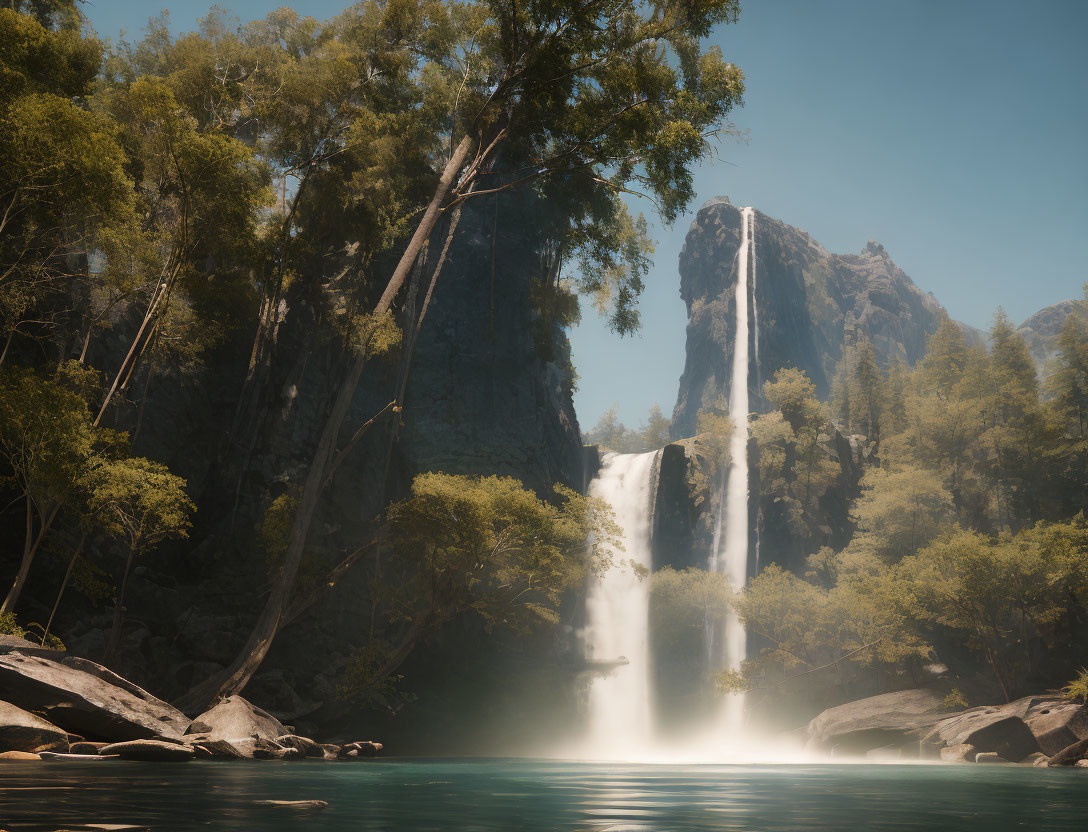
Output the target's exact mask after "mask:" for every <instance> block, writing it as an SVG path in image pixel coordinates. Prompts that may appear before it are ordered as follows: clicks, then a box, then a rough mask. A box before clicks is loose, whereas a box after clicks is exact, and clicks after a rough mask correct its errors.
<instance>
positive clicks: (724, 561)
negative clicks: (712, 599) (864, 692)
mask: <svg viewBox="0 0 1088 832" xmlns="http://www.w3.org/2000/svg"><path fill="white" fill-rule="evenodd" d="M740 213H741V240H740V249H739V251H738V252H737V289H736V310H737V325H736V332H735V335H734V338H733V375H732V380H731V385H730V390H729V419H730V421H731V422H732V423H733V436H732V437H731V439H730V442H729V454H730V460H731V461H730V466H729V472H728V475H727V476H726V481H725V489H724V494H723V498H722V501H721V506H720V508H719V513H718V521H717V524H716V529H715V533H714V547H713V550H712V551H711V554H710V564H709V566H710V570H711V571H712V572H719V573H721V574H724V575H725V576H726V577H727V578H728V579H729V583H730V585H731V586H732V587H733V589H734V590H739V589H740V588H741V587H743V586H744V585H745V583H746V582H747V580H748V372H749V364H748V254H749V251H750V249H751V248H752V246H751V243H752V237H753V236H754V233H753V232H754V230H755V214H754V212H753V210H752V209H751V208H743V209H741V212H740ZM753 259H754V258H753ZM753 271H754V269H753ZM753 317H754V316H753ZM723 629H724V632H722V633H721V634H720V637H719V638H715V639H712V640H711V641H710V644H711V645H712V649H713V650H714V653H716V655H711V657H710V659H711V662H712V664H711V667H712V669H714V668H731V669H737V668H739V667H740V664H741V662H743V661H744V659H745V657H746V655H747V634H746V633H745V632H744V626H743V625H742V624H741V623H740V621H739V619H738V618H737V616H736V613H734V612H733V611H732V610H730V612H729V614H728V615H727V616H726V619H725V622H724V626H723ZM743 717H744V696H743V695H742V694H733V695H728V696H726V697H725V702H724V703H723V705H722V710H721V714H720V720H721V721H720V723H719V728H720V729H721V731H722V733H723V734H724V736H725V737H731V736H735V735H736V733H737V732H738V731H739V730H740V728H741V725H742V721H743Z"/></svg>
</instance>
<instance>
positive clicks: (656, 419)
mask: <svg viewBox="0 0 1088 832" xmlns="http://www.w3.org/2000/svg"><path fill="white" fill-rule="evenodd" d="M671 427H672V420H671V419H669V418H668V417H667V416H665V415H664V414H663V413H662V412H661V405H659V404H657V403H656V402H655V403H654V406H653V407H651V408H650V415H649V416H648V417H647V418H646V427H645V428H643V430H642V435H643V444H644V445H645V447H646V450H648V451H649V450H656V449H657V448H663V447H665V446H666V445H668V444H669V441H670V439H669V430H670V429H671Z"/></svg>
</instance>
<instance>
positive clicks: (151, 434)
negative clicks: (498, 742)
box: [26, 195, 584, 748]
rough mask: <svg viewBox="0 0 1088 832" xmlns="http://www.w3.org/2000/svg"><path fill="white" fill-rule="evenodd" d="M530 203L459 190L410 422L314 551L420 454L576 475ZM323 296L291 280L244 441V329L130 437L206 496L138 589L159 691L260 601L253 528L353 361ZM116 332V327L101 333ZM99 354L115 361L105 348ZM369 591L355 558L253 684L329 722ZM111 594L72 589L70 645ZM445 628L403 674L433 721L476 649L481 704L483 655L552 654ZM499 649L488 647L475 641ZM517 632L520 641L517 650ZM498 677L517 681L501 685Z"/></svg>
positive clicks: (324, 520)
mask: <svg viewBox="0 0 1088 832" xmlns="http://www.w3.org/2000/svg"><path fill="white" fill-rule="evenodd" d="M532 211H533V207H532V206H531V205H528V204H524V203H522V202H519V200H518V199H516V198H514V197H510V196H509V195H507V196H506V197H505V198H504V200H503V204H502V222H501V223H496V221H495V216H496V207H495V205H494V201H493V200H487V201H485V200H481V201H479V202H477V203H471V204H470V205H469V206H468V207H466V209H465V211H464V214H463V217H462V220H461V226H460V231H459V233H458V235H457V237H456V238H455V241H454V243H453V245H452V247H451V249H450V251H449V256H448V260H447V263H446V266H445V268H444V270H443V273H442V276H441V279H440V281H439V283H438V285H437V289H436V291H435V295H434V298H433V300H432V302H431V304H430V308H429V312H428V316H427V318H426V320H425V322H424V324H423V328H422V330H421V334H420V340H419V343H418V345H417V347H416V350H415V354H414V360H413V364H412V372H411V374H410V376H409V382H408V386H407V392H406V398H405V407H404V412H403V417H402V422H401V423H400V424H399V425H398V426H396V429H394V427H395V426H394V424H393V422H392V421H391V420H390V419H388V418H386V419H385V420H384V421H379V422H378V423H377V424H376V426H375V428H374V429H373V430H371V432H370V433H369V434H368V435H367V436H366V438H365V439H364V441H362V442H361V443H359V445H358V446H357V447H356V448H355V449H354V450H353V451H352V454H351V456H350V458H349V459H348V461H347V462H346V463H345V464H344V465H343V466H342V468H341V469H340V470H339V472H338V473H337V475H336V479H335V481H334V483H333V485H332V486H331V487H330V488H329V489H328V490H327V495H326V499H325V501H324V504H323V506H322V508H321V511H320V513H319V516H318V517H317V518H316V521H315V523H314V527H313V532H312V534H311V541H310V545H311V548H312V550H313V555H312V557H313V559H314V561H315V563H316V564H320V563H325V562H331V563H336V562H338V561H339V560H340V559H341V558H343V556H344V553H346V552H348V551H351V550H352V549H353V548H355V547H357V546H358V545H359V544H360V543H361V542H362V541H365V540H366V539H367V538H368V536H369V535H370V534H371V531H372V529H373V518H374V517H375V516H376V515H377V514H378V513H379V511H380V510H381V508H382V506H383V504H384V503H385V502H387V501H389V500H393V499H397V498H399V497H401V496H402V495H403V494H404V493H405V490H406V488H407V487H408V485H409V484H410V482H411V479H412V477H413V476H414V475H415V474H417V473H420V472H424V471H441V472H447V473H459V474H504V475H508V476H513V477H516V478H518V479H520V480H522V481H523V482H524V483H526V485H528V486H529V487H531V488H534V489H535V490H537V491H538V492H539V493H541V494H542V495H544V494H547V495H550V494H551V493H552V485H553V484H555V483H557V482H558V483H564V484H566V485H570V486H572V487H574V488H576V489H581V488H582V487H583V484H584V483H583V459H582V447H581V442H580V436H579V429H578V423H577V419H576V416H575V413H574V408H573V402H572V397H571V381H572V372H571V365H570V359H569V347H568V344H567V341H566V338H565V335H564V334H563V332H562V330H561V329H560V328H559V327H558V326H554V325H552V326H546V327H545V326H543V325H542V323H541V322H540V321H539V319H538V314H537V312H536V304H535V303H534V300H533V297H532V295H533V292H534V281H539V279H540V276H541V262H540V258H539V255H538V254H537V252H538V251H539V246H540V240H539V239H538V238H539V236H540V234H541V232H540V231H539V230H538V227H539V223H534V222H533V221H532V216H531V214H532ZM493 235H494V237H493ZM315 282H316V281H315ZM419 294H420V295H421V294H422V291H419ZM320 302H321V298H320V297H319V296H318V295H316V294H315V293H313V292H311V293H310V295H308V296H307V295H306V294H304V293H300V294H297V295H295V296H292V297H290V298H289V302H288V304H287V308H286V312H285V315H284V319H283V323H282V326H281V329H280V333H279V344H278V349H277V352H276V356H277V357H276V361H275V362H274V363H273V366H272V367H271V369H270V373H269V382H268V385H267V390H268V394H267V398H266V400H265V402H264V404H263V407H262V408H261V413H262V414H263V415H261V417H260V418H259V419H256V420H254V423H253V426H252V429H251V430H247V431H246V432H245V433H243V434H242V435H240V436H238V437H235V439H234V441H232V442H230V443H227V442H225V438H226V427H227V426H229V425H230V423H231V420H232V418H233V415H234V412H235V407H236V404H237V391H238V388H239V383H240V380H241V379H242V377H243V376H244V374H245V366H244V363H242V361H240V360H239V356H243V361H244V356H246V355H247V354H248V349H247V347H248V344H247V342H246V340H247V338H249V337H251V334H250V335H248V336H246V335H242V336H240V337H239V339H238V343H230V344H226V345H224V346H223V348H222V349H220V350H218V351H217V352H216V353H214V354H209V355H208V356H206V360H205V362H204V365H203V366H202V367H201V368H199V369H198V370H196V371H194V373H193V374H192V375H191V376H190V377H186V378H177V379H171V380H170V383H169V384H168V383H162V384H159V385H157V386H155V387H153V388H152V390H151V396H150V398H149V400H148V403H147V407H146V412H145V413H144V415H143V429H142V430H141V432H140V435H139V437H138V438H137V440H136V442H135V448H136V450H137V451H138V452H139V453H141V454H145V455H147V456H150V457H152V458H155V459H159V460H162V461H164V462H168V463H169V464H171V465H172V466H174V467H175V468H176V470H177V471H178V473H180V474H182V475H184V476H186V477H187V479H188V481H189V483H190V491H191V494H192V496H193V498H194V501H195V502H196V503H197V504H198V506H199V507H200V508H199V512H198V515H197V517H196V518H195V523H194V529H193V532H192V534H191V536H190V538H189V540H188V541H186V542H184V543H182V544H178V545H176V546H171V547H163V548H162V549H161V550H160V551H158V552H155V553H153V554H152V555H150V556H148V557H147V558H145V559H144V560H143V561H142V562H141V563H140V565H139V566H138V567H137V569H136V571H135V573H134V575H133V576H132V578H131V580H130V585H129V590H128V593H127V597H128V601H127V603H126V606H127V616H126V621H127V625H126V628H125V631H124V634H123V643H122V649H121V650H120V651H119V652H120V656H121V661H120V665H119V669H120V670H121V671H123V672H124V673H125V674H126V675H128V676H130V677H132V678H134V679H136V680H137V681H138V682H139V683H142V684H144V685H146V686H148V687H149V688H151V689H153V690H155V691H156V692H157V693H158V694H159V695H161V696H163V697H167V698H170V697H174V696H177V695H178V694H180V693H182V692H184V691H185V690H186V688H187V686H188V685H190V684H192V683H194V682H196V681H199V680H200V679H201V678H204V677H206V676H207V675H210V674H211V673H213V672H214V671H215V670H216V669H218V668H220V667H222V666H224V665H225V664H226V663H228V662H229V661H230V659H231V658H232V656H233V655H234V654H235V653H236V651H237V650H238V649H239V648H240V647H241V645H242V643H243V641H244V639H245V637H246V635H247V634H248V632H249V629H250V627H251V626H252V624H253V621H254V620H255V618H256V616H257V614H258V612H259V611H260V609H261V605H262V604H263V603H264V592H265V588H266V586H267V582H268V575H269V570H270V564H269V561H268V559H267V555H266V553H265V551H264V547H263V545H262V544H261V542H260V540H259V535H258V530H259V526H260V522H261V517H262V513H263V511H264V510H265V508H266V507H267V506H268V505H269V503H270V501H271V500H272V499H274V498H275V497H276V496H277V495H279V494H282V493H285V492H287V491H289V490H290V489H291V488H292V487H294V486H292V485H291V484H292V483H298V482H300V480H301V477H302V476H303V475H304V473H305V470H306V466H307V465H308V464H309V460H310V458H311V456H312V453H313V446H314V443H315V441H316V438H317V436H318V434H319V432H320V430H321V426H322V424H323V422H324V419H325V415H326V413H327V407H328V405H329V402H330V401H331V398H332V396H333V395H334V393H335V390H336V388H337V385H338V384H339V383H340V379H341V378H343V375H344V373H345V370H346V368H347V365H348V361H349V359H350V356H349V354H348V353H347V351H346V350H345V348H344V346H343V338H342V335H341V334H339V333H337V332H335V331H332V330H330V328H329V327H328V325H327V324H325V323H324V320H325V318H323V316H322V315H321V314H319V312H318V311H317V309H318V307H319V305H320ZM116 340H117V345H120V344H122V343H124V339H123V338H121V337H118V338H117V339H116ZM114 346H115V345H113V344H112V343H107V342H105V341H104V342H103V347H102V349H104V350H108V349H111V348H113V347H114ZM99 360H100V363H101V364H102V365H103V366H113V364H114V363H115V361H114V360H113V359H112V357H111V356H110V355H109V354H107V355H103V356H100V357H99ZM397 361H398V356H397V355H394V356H392V357H391V359H390V360H387V361H384V362H383V361H380V360H375V361H374V362H372V365H371V366H369V367H368V369H367V372H366V375H365V376H364V382H363V383H362V384H361V385H360V387H359V389H358V391H357V393H356V396H355V400H354V402H353V406H352V411H351V414H350V416H349V417H348V419H347V421H346V423H345V427H344V431H343V436H342V437H341V444H342V445H343V444H346V443H347V442H348V440H349V438H350V437H351V434H352V432H353V431H354V430H355V429H356V428H357V427H358V426H359V425H361V424H363V423H364V422H366V421H367V420H368V419H370V418H371V417H373V416H374V414H376V413H378V412H379V411H381V410H382V409H383V407H384V406H385V405H386V403H387V402H389V401H390V399H391V398H392V392H393V389H394V387H395V382H396V375H397V370H398V365H397ZM135 417H136V414H135V412H134V411H133V410H132V409H131V408H130V409H128V410H124V409H122V410H121V411H120V412H119V414H118V421H117V424H118V427H128V428H131V427H132V422H133V420H134V419H135ZM391 443H392V444H391ZM390 447H392V449H393V451H392V455H391V457H390V461H389V463H388V469H387V472H386V475H385V476H383V467H384V464H383V460H384V459H385V457H386V454H387V452H388V449H389V448H390ZM307 557H311V555H309V554H308V555H307ZM97 562H98V563H99V564H100V565H101V567H102V568H103V569H104V570H105V572H106V575H105V577H106V578H107V579H110V578H111V577H112V575H111V573H112V572H113V571H114V569H115V567H117V566H118V565H117V564H115V563H113V561H112V560H111V559H109V558H105V557H103V558H102V559H100V560H99V561H97ZM31 590H32V592H31V594H30V595H29V596H28V597H27V599H26V615H27V616H28V618H29V620H37V619H40V620H45V617H46V616H47V615H48V603H49V602H50V601H51V600H52V594H51V593H52V592H53V591H54V586H53V579H52V576H45V575H44V573H43V578H42V580H41V584H40V585H39V586H37V587H31ZM365 592H366V586H365V582H363V581H360V580H359V579H358V577H357V576H354V575H353V573H352V572H349V573H348V574H347V576H346V577H345V578H344V579H343V580H341V581H340V582H339V583H338V584H337V586H336V588H335V589H333V590H330V591H328V592H326V593H325V594H324V596H323V597H322V599H321V601H320V602H319V603H317V604H315V605H314V606H313V607H312V608H311V609H310V611H309V612H307V613H305V614H304V615H303V616H302V617H300V618H298V619H297V620H295V621H294V622H292V623H291V624H290V625H289V626H287V627H286V628H284V629H283V630H282V632H281V633H280V635H279V636H278V637H277V639H276V642H275V644H274V646H273V649H272V652H271V653H270V654H269V656H268V658H267V659H266V661H265V663H264V664H263V665H262V667H261V669H260V671H259V673H258V674H257V676H255V677H254V679H253V681H252V683H251V684H250V686H248V687H247V690H246V695H247V696H248V697H251V698H252V699H253V701H254V702H255V703H256V704H258V705H260V706H262V707H265V708H266V709H268V710H271V711H273V712H275V713H276V714H277V715H278V716H281V717H282V718H284V719H290V720H291V721H296V720H302V721H303V723H304V724H305V722H306V721H307V720H320V718H321V714H322V713H323V712H325V710H327V708H329V707H330V706H332V705H334V704H335V700H336V685H337V683H338V677H339V674H340V672H341V671H342V670H343V668H344V666H345V665H346V663H347V662H348V661H349V658H350V656H351V653H352V651H353V650H354V649H355V648H356V647H358V645H359V644H360V643H361V642H362V641H363V640H365V635H366V627H365V617H363V616H361V614H360V609H361V608H362V606H363V605H365ZM111 610H112V606H111V604H110V603H109V602H108V601H107V602H106V603H99V604H98V605H97V606H95V605H92V604H88V603H87V602H86V600H85V599H82V598H81V596H79V595H78V594H72V596H71V603H70V604H67V605H65V606H64V607H62V609H61V613H60V615H59V616H58V625H59V626H58V628H57V629H59V632H60V633H61V635H62V636H63V637H64V639H65V641H66V642H67V643H68V645H69V647H70V648H71V649H72V650H73V651H74V652H76V653H79V654H81V655H86V656H90V657H97V656H99V655H101V653H102V650H103V647H104V635H105V630H106V629H107V628H108V626H109V618H110V612H111ZM444 638H445V643H444V645H443V650H444V651H445V653H446V654H448V655H447V656H446V657H445V658H444V659H443V661H444V662H445V664H444V665H440V664H439V663H437V662H433V661H429V660H428V657H426V656H424V657H423V659H421V661H420V663H419V664H420V667H415V666H413V667H412V668H411V669H410V673H411V674H414V675H413V677H412V678H413V683H412V685H411V686H410V690H412V691H413V692H420V694H421V700H420V702H419V704H418V707H417V709H416V712H417V713H419V712H422V713H423V714H424V716H423V717H422V718H420V719H418V720H414V721H413V725H414V726H416V727H418V726H423V727H421V728H419V731H422V732H426V731H427V730H429V728H428V726H427V724H426V720H427V719H428V718H429V717H427V716H426V714H428V713H430V714H433V719H434V720H435V721H436V722H442V723H443V725H445V726H450V725H454V722H453V721H452V720H451V713H450V708H453V707H455V706H454V704H453V702H454V700H453V697H452V696H451V697H449V698H448V699H447V700H443V699H442V697H439V696H437V694H436V697H435V701H430V700H429V699H426V698H425V697H423V696H422V691H423V688H425V687H426V688H427V689H428V690H430V689H436V690H438V691H441V690H452V687H451V686H450V685H452V683H450V685H448V684H447V682H449V678H450V677H451V676H458V675H460V674H463V671H464V668H465V667H468V666H471V664H472V662H476V664H477V666H478V667H479V666H481V665H484V664H487V668H486V670H484V671H480V672H477V673H476V674H474V675H473V678H472V679H468V680H464V679H462V680H461V681H460V682H459V684H462V685H463V686H464V687H465V688H466V690H465V691H464V692H463V696H464V698H465V699H467V700H469V701H473V702H475V703H477V704H479V702H480V698H481V696H483V695H484V692H486V691H484V692H481V689H482V688H487V687H488V686H487V685H486V684H485V681H486V680H484V677H483V673H484V672H487V673H495V672H499V671H500V669H505V668H507V667H508V666H509V663H515V664H516V663H521V664H522V665H525V664H528V663H529V660H528V659H526V657H525V653H526V651H527V650H528V651H529V652H531V653H533V652H534V651H535V653H534V656H535V657H536V659H537V660H536V661H534V662H533V664H534V665H540V663H541V662H540V660H539V657H540V656H541V655H545V654H546V652H547V649H548V648H550V647H551V646H552V645H551V644H548V645H545V647H544V650H543V652H541V650H540V649H538V648H539V647H540V646H539V645H529V646H528V647H527V646H526V644H524V643H521V644H517V643H513V642H512V641H510V640H506V641H505V642H503V643H502V644H501V645H500V644H498V642H493V643H491V644H490V646H489V642H488V639H489V636H488V635H487V634H485V633H482V632H480V631H478V628H476V629H471V628H469V630H467V631H466V632H463V633H458V632H451V633H450V634H448V635H446V636H444ZM458 645H459V646H458ZM462 648H464V649H462ZM487 650H492V653H493V655H490V656H489V659H490V660H491V661H490V664H488V663H487V662H485V661H483V660H481V659H480V658H479V656H478V655H476V654H483V653H485V652H486V651H487ZM504 650H505V651H507V652H509V654H510V655H511V656H512V657H513V658H511V659H510V660H509V662H507V659H506V654H505V653H503V651H504ZM473 651H475V653H473ZM519 651H520V653H519ZM431 658H433V657H431ZM406 672H408V671H406ZM443 674H446V676H445V677H444V676H443ZM424 679H425V680H426V682H425V683H423V681H422V680H424ZM444 685H445V686H446V687H443V686H444ZM453 687H456V685H453ZM537 687H538V688H540V685H537ZM489 689H490V690H491V691H493V692H494V691H498V692H501V691H503V690H507V688H504V687H503V686H502V685H501V684H498V683H496V684H494V685H490V687H489ZM323 709H325V710H323ZM464 724H465V725H466V726H468V725H469V723H468V722H465V723H464ZM401 747H402V748H403V747H404V745H403V744H402V746H401Z"/></svg>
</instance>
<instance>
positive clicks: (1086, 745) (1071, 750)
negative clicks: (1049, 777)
mask: <svg viewBox="0 0 1088 832" xmlns="http://www.w3.org/2000/svg"><path fill="white" fill-rule="evenodd" d="M1086 755H1088V740H1080V741H1078V742H1075V743H1073V744H1072V745H1070V746H1068V747H1067V748H1063V749H1062V750H1061V751H1059V752H1058V753H1057V754H1054V755H1052V756H1051V757H1050V759H1048V760H1047V765H1048V766H1071V765H1073V764H1074V763H1075V762H1076V761H1077V760H1080V759H1083V758H1084V757H1085V756H1086Z"/></svg>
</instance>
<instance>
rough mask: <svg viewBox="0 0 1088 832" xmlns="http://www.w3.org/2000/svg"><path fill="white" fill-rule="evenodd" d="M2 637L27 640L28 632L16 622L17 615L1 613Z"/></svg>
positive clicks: (0, 631)
mask: <svg viewBox="0 0 1088 832" xmlns="http://www.w3.org/2000/svg"><path fill="white" fill-rule="evenodd" d="M0 635H5V636H16V637H18V638H26V630H24V629H23V628H22V627H20V626H19V623H18V621H16V620H15V613H13V612H10V611H9V612H0Z"/></svg>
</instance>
